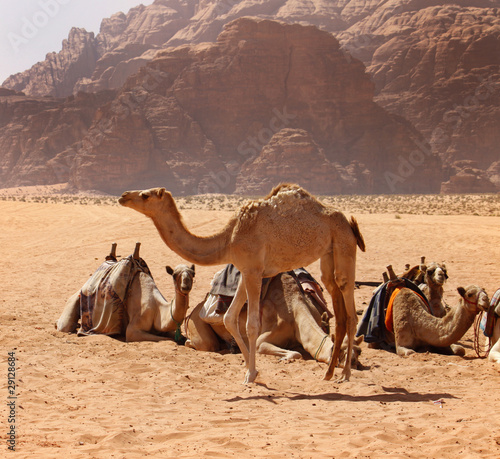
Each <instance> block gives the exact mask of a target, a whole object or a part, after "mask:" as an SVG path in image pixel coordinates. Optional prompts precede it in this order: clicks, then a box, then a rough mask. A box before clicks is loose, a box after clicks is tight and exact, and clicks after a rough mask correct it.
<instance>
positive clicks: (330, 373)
mask: <svg viewBox="0 0 500 459" xmlns="http://www.w3.org/2000/svg"><path fill="white" fill-rule="evenodd" d="M332 378H333V371H327V372H326V373H325V376H323V381H330V379H332Z"/></svg>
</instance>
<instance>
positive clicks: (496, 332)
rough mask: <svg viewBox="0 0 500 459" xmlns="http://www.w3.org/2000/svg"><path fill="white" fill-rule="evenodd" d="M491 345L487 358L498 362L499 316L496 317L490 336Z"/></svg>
mask: <svg viewBox="0 0 500 459" xmlns="http://www.w3.org/2000/svg"><path fill="white" fill-rule="evenodd" d="M491 343H492V344H493V346H492V347H491V349H490V352H489V354H488V360H490V361H491V362H495V363H498V364H500V318H498V317H497V319H496V322H495V328H494V329H493V336H492V337H491Z"/></svg>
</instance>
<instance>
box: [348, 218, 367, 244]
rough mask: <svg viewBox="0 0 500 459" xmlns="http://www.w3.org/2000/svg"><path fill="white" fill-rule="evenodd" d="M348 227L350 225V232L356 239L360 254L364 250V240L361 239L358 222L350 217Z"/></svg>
mask: <svg viewBox="0 0 500 459" xmlns="http://www.w3.org/2000/svg"><path fill="white" fill-rule="evenodd" d="M349 225H351V229H352V232H353V233H354V236H355V237H356V244H358V247H359V248H360V249H361V251H362V252H364V251H365V250H366V246H365V240H364V239H363V235H362V234H361V231H360V230H359V225H358V221H357V220H356V219H355V218H354V217H351V221H350V222H349Z"/></svg>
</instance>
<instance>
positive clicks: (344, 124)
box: [70, 18, 441, 194]
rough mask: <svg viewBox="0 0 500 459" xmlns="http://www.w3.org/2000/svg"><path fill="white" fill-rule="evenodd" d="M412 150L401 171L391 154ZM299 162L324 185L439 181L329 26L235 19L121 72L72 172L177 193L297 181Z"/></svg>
mask: <svg viewBox="0 0 500 459" xmlns="http://www.w3.org/2000/svg"><path fill="white" fill-rule="evenodd" d="M271 43H272V46H270V44H271ZM304 68H307V69H308V71H307V72H304V71H303V69H304ZM415 151H416V152H420V155H421V156H422V157H424V155H425V158H424V159H423V160H422V162H421V164H420V165H419V171H418V173H408V174H405V173H403V176H401V172H400V171H399V169H398V168H399V167H400V162H401V160H400V158H405V157H406V158H411V157H412V155H414V154H415V153H414V152H415ZM416 154H417V155H418V153H416ZM300 171H302V175H304V176H305V175H307V176H308V177H310V179H308V180H305V182H306V183H307V184H308V186H309V188H310V189H311V191H313V192H322V193H339V192H341V193H346V192H353V191H356V190H358V191H365V192H370V193H383V192H389V191H390V190H391V186H395V185H397V186H399V187H400V188H401V190H402V191H405V192H422V191H423V190H425V189H432V190H434V191H438V190H439V187H440V183H441V174H440V161H439V159H438V158H437V157H436V156H435V155H432V153H431V152H430V150H429V149H428V147H427V146H426V144H425V141H424V139H423V138H422V136H421V135H420V134H419V133H418V132H417V131H416V130H415V129H413V128H412V127H411V125H409V123H407V122H406V121H405V120H404V119H402V118H399V117H395V116H393V115H390V114H388V113H387V112H386V111H384V110H383V109H382V108H380V107H379V106H378V105H377V104H375V103H374V102H373V85H372V83H371V82H370V80H369V78H368V76H367V75H366V73H365V69H364V66H363V65H362V64H361V62H359V61H357V60H355V59H352V58H349V59H348V58H346V56H345V54H344V53H343V52H342V51H341V50H340V47H339V43H338V41H337V40H336V39H335V38H334V37H333V36H332V35H331V34H329V33H327V32H322V31H320V30H318V29H317V28H316V27H312V26H299V25H287V24H285V23H279V22H276V21H268V20H262V19H254V18H242V19H237V20H235V21H233V22H231V23H229V24H228V25H227V26H226V27H225V29H224V31H223V32H222V33H221V34H220V35H219V37H218V38H217V41H216V42H215V43H204V44H199V45H185V46H181V47H177V48H170V49H166V50H164V51H161V52H159V53H158V54H157V55H156V57H155V58H154V59H153V60H152V61H151V62H150V63H148V64H147V66H145V67H143V68H142V69H141V70H140V71H139V72H138V73H137V74H136V75H133V76H131V77H129V79H128V80H127V82H126V83H125V85H124V86H123V88H122V89H121V90H120V91H119V93H118V94H117V96H116V98H115V99H114V100H113V101H112V103H110V104H107V105H105V106H104V107H102V108H101V109H99V111H98V114H97V115H96V117H95V119H94V123H93V125H92V126H91V127H90V129H89V131H88V134H87V136H86V137H85V138H84V140H83V142H82V146H81V147H80V148H79V149H78V151H77V153H76V156H75V161H74V165H73V167H72V170H71V178H70V179H71V182H72V183H73V184H74V185H75V186H76V187H77V188H80V189H89V188H91V189H101V190H106V191H110V192H114V193H116V192H119V191H123V190H124V189H127V188H133V187H137V186H148V185H153V184H158V183H165V184H168V187H169V189H171V190H172V191H174V192H175V193H184V194H195V193H206V192H224V193H230V192H233V191H235V190H236V191H237V192H238V193H242V194H255V193H258V194H261V193H262V192H267V191H268V190H269V186H270V184H272V183H276V182H279V181H281V180H292V179H293V180H295V179H296V180H298V181H301V182H302V180H301V174H300V173H299V172H300ZM422 175H424V176H425V178H422ZM299 179H300V180H299ZM302 183H303V182H302ZM358 184H361V185H359V186H358Z"/></svg>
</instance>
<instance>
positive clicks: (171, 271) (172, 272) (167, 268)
mask: <svg viewBox="0 0 500 459" xmlns="http://www.w3.org/2000/svg"><path fill="white" fill-rule="evenodd" d="M165 269H166V270H167V273H168V274H170V275H171V276H173V275H174V270H173V269H172V268H171V267H170V266H165Z"/></svg>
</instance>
